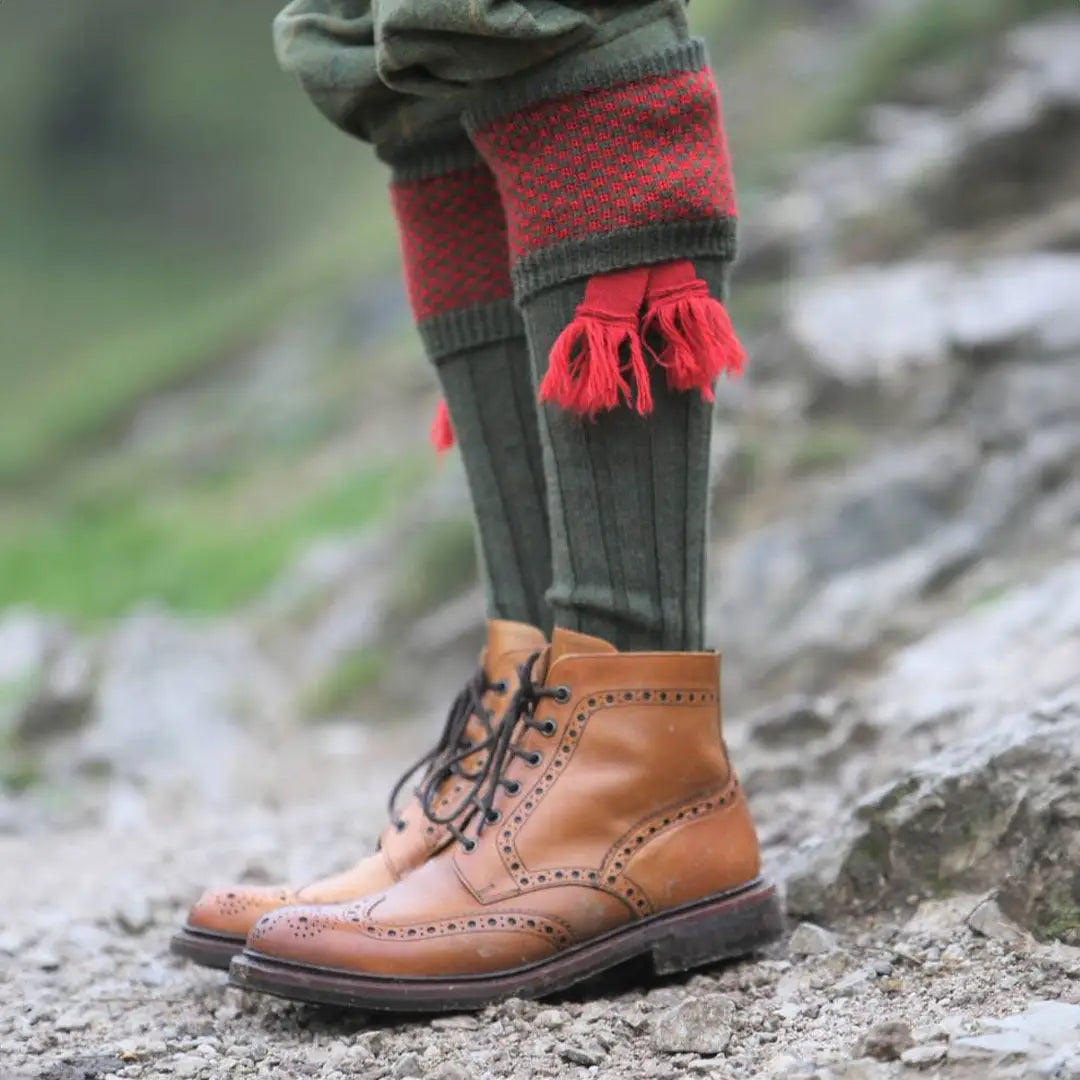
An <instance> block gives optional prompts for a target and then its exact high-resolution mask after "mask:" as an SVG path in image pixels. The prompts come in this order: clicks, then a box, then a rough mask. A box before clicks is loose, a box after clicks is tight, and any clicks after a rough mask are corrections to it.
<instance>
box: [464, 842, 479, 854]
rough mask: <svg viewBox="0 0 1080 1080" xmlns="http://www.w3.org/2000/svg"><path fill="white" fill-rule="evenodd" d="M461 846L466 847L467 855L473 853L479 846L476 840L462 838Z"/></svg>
mask: <svg viewBox="0 0 1080 1080" xmlns="http://www.w3.org/2000/svg"><path fill="white" fill-rule="evenodd" d="M461 846H462V847H463V848H464V849H465V854H466V855H471V854H472V853H473V852H474V851H475V850H476V849H477V847H478V845H477V843H476V841H475V840H462V842H461Z"/></svg>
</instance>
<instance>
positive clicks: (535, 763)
mask: <svg viewBox="0 0 1080 1080" xmlns="http://www.w3.org/2000/svg"><path fill="white" fill-rule="evenodd" d="M525 764H526V765H528V766H529V768H530V769H539V768H540V766H541V765H543V764H544V755H543V754H541V753H540V751H539V750H535V751H533V753H532V754H531V755H530V756H529V757H527V758H526V759H525Z"/></svg>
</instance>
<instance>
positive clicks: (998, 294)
mask: <svg viewBox="0 0 1080 1080" xmlns="http://www.w3.org/2000/svg"><path fill="white" fill-rule="evenodd" d="M1078 294H1080V258H1078V257H1076V256H1072V255H1023V256H1016V257H1009V258H999V259H990V260H986V261H985V262H983V263H981V264H974V265H971V264H967V265H964V266H957V265H954V264H952V263H946V262H912V263H906V264H900V265H895V266H884V267H872V266H860V267H859V268H858V270H855V271H851V272H846V273H842V274H837V275H834V276H832V277H825V278H814V279H810V280H808V281H806V282H803V283H799V284H797V285H796V287H795V288H794V290H793V291H792V294H791V299H790V307H789V311H788V324H789V326H790V329H791V333H792V334H793V336H794V338H795V340H796V341H797V342H798V343H799V344H800V345H801V346H802V347H803V348H804V349H805V350H806V351H807V353H808V354H809V356H810V358H811V359H812V361H813V362H814V364H815V365H816V367H817V370H818V371H819V372H820V373H821V375H822V376H823V377H827V378H829V379H832V380H835V381H836V382H839V383H842V384H848V385H879V386H893V387H895V386H897V385H900V384H903V383H904V382H905V381H907V380H910V379H912V378H915V377H921V376H922V374H923V371H924V369H926V368H927V367H930V366H934V365H942V364H944V363H945V362H947V360H948V359H949V357H950V355H951V354H952V353H953V352H954V351H958V350H959V351H965V352H967V351H972V350H976V349H990V348H1001V347H1002V346H1005V345H1009V344H1014V343H1016V342H1018V341H1021V340H1024V339H1029V338H1034V339H1035V340H1036V341H1039V342H1041V344H1042V346H1043V348H1045V349H1047V350H1048V351H1057V350H1059V349H1064V348H1069V347H1075V346H1076V345H1078V344H1080V335H1078V336H1077V338H1076V340H1073V339H1072V337H1073V333H1074V330H1073V328H1074V327H1076V329H1077V330H1080V326H1077V322H1076V318H1075V297H1076V296H1077V295H1078ZM837 326H843V327H844V333H843V334H842V335H837V333H836V327H837ZM1048 327H1049V328H1055V329H1049V330H1048ZM1057 327H1061V328H1062V329H1061V330H1057V329H1056V328H1057Z"/></svg>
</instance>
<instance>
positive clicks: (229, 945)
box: [169, 926, 244, 971]
mask: <svg viewBox="0 0 1080 1080" xmlns="http://www.w3.org/2000/svg"><path fill="white" fill-rule="evenodd" d="M169 951H170V952H172V953H173V954H175V955H176V956H182V957H183V958H184V959H185V960H190V961H191V962H192V963H194V964H198V965H199V966H200V967H208V968H216V969H217V970H218V971H228V970H229V964H230V963H231V962H232V959H233V957H234V956H239V955H240V953H242V952H243V951H244V939H243V938H242V937H236V936H234V935H232V934H215V933H213V932H212V931H210V930H196V929H195V928H194V927H192V926H185V927H184V928H183V930H180V931H178V932H177V933H175V934H173V936H172V940H171V941H170V942H169Z"/></svg>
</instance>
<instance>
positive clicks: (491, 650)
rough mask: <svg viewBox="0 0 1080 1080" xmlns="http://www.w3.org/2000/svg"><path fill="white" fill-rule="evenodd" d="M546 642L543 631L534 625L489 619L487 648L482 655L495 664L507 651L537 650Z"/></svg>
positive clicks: (523, 651)
mask: <svg viewBox="0 0 1080 1080" xmlns="http://www.w3.org/2000/svg"><path fill="white" fill-rule="evenodd" d="M546 644H547V642H546V641H545V640H544V635H543V633H542V632H541V631H540V630H537V628H536V627H535V626H529V624H528V623H519V622H510V621H509V620H507V619H491V620H489V622H488V637H487V650H486V652H485V654H484V655H485V659H486V661H487V663H488V664H489V665H490V664H497V663H498V660H499V657H501V656H505V655H506V654H507V653H534V652H539V651H540V650H541V649H542V648H543V647H544V646H545V645H546ZM489 673H490V668H489Z"/></svg>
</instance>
